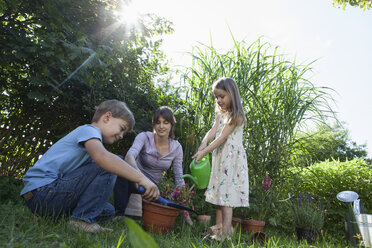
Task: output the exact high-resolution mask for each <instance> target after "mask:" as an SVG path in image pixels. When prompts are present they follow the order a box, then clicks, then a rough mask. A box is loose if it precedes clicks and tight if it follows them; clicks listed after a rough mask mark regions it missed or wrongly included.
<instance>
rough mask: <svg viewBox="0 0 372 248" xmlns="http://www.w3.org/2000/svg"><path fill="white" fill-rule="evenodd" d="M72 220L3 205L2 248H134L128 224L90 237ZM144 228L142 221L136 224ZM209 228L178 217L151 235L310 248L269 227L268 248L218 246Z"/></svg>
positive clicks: (168, 243) (339, 243)
mask: <svg viewBox="0 0 372 248" xmlns="http://www.w3.org/2000/svg"><path fill="white" fill-rule="evenodd" d="M67 221H68V218H61V219H59V220H58V221H57V222H54V221H52V220H50V219H48V218H40V219H39V221H36V220H35V217H34V215H33V214H32V213H31V212H30V211H29V209H28V208H27V207H26V206H25V205H24V204H23V203H12V202H10V203H1V205H0V247H27V248H29V247H30V248H32V247H35V248H36V247H37V248H39V247H117V246H118V242H119V239H120V237H121V238H123V239H124V241H123V242H122V243H121V245H120V247H134V246H131V244H130V242H129V239H128V235H127V234H128V228H127V226H126V224H125V221H124V220H122V221H118V222H111V221H108V222H104V223H100V224H101V225H102V226H105V227H110V228H113V229H114V232H112V233H107V232H106V233H97V234H89V233H84V232H76V231H73V230H71V229H70V228H69V227H68V226H67ZM136 222H137V223H138V224H139V225H140V226H141V227H142V224H143V223H142V221H136ZM205 228H206V227H205V226H202V225H199V224H197V223H196V222H195V223H194V226H193V227H190V226H188V225H186V224H184V223H183V222H182V220H181V217H177V220H176V223H175V225H174V227H173V228H172V230H171V231H170V232H168V233H167V234H166V235H161V234H154V233H149V235H150V236H151V237H152V238H153V239H154V240H155V242H156V243H157V244H158V246H159V247H166V248H176V247H182V248H188V247H190V248H194V247H198V248H199V247H310V245H308V244H307V243H306V242H298V241H297V238H296V236H295V234H294V233H289V234H288V233H284V232H282V231H280V230H276V229H274V228H270V227H265V229H264V231H265V233H266V234H267V235H268V236H269V241H268V243H267V244H266V246H264V245H261V246H260V245H259V244H253V243H252V241H251V236H250V235H248V234H246V233H243V234H239V233H237V234H235V235H234V236H233V238H232V239H231V240H227V241H224V242H216V241H212V240H210V239H207V238H205V239H203V237H202V233H203V232H204V231H205ZM314 246H315V247H332V248H333V247H343V248H344V247H347V244H346V242H345V238H344V236H343V234H340V237H331V236H329V235H325V234H323V235H320V237H319V239H318V241H317V243H316V244H314Z"/></svg>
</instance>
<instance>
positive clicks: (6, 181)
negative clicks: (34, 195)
mask: <svg viewBox="0 0 372 248" xmlns="http://www.w3.org/2000/svg"><path fill="white" fill-rule="evenodd" d="M22 187H23V183H22V180H19V179H16V178H14V177H8V176H0V199H1V203H7V202H13V203H17V202H21V200H22V198H21V197H20V196H19V193H20V192H21V189H22Z"/></svg>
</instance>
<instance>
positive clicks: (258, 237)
mask: <svg viewBox="0 0 372 248" xmlns="http://www.w3.org/2000/svg"><path fill="white" fill-rule="evenodd" d="M267 241H269V237H268V236H267V234H266V233H264V232H255V233H254V234H253V235H252V242H253V243H260V244H264V243H266V242H267Z"/></svg>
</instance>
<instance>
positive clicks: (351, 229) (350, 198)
mask: <svg viewBox="0 0 372 248" xmlns="http://www.w3.org/2000/svg"><path fill="white" fill-rule="evenodd" d="M358 197H359V195H358V194H357V193H356V192H354V191H342V192H339V193H338V194H337V196H336V198H337V199H338V200H339V201H341V202H346V203H348V212H347V213H345V231H346V237H347V239H348V240H349V242H350V243H351V244H353V245H356V244H357V243H358V241H357V240H356V238H355V235H356V234H357V233H360V230H359V226H358V224H357V222H356V217H355V215H356V214H359V213H360V208H359V200H358ZM352 203H353V205H352Z"/></svg>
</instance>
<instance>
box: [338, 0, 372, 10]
mask: <svg viewBox="0 0 372 248" xmlns="http://www.w3.org/2000/svg"><path fill="white" fill-rule="evenodd" d="M333 5H334V6H342V9H345V8H346V5H350V6H353V7H359V8H361V9H363V10H367V9H371V8H372V1H371V0H333Z"/></svg>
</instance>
